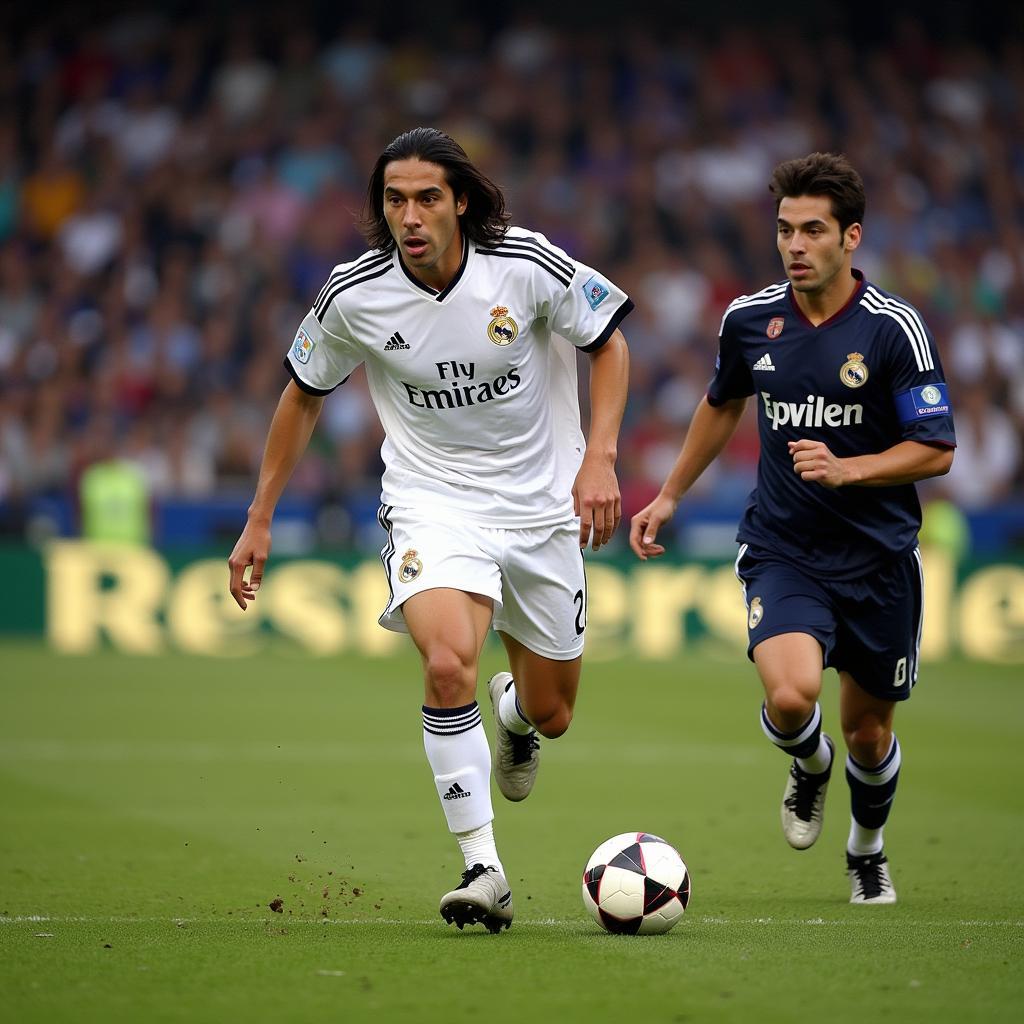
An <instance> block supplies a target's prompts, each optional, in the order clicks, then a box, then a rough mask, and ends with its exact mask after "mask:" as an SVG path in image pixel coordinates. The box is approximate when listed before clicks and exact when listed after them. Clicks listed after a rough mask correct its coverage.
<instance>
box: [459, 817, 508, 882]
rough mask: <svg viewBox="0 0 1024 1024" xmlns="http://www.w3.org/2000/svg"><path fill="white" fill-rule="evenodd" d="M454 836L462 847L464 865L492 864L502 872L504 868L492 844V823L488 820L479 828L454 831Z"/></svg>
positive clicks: (503, 872) (468, 866) (469, 866)
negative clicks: (464, 859)
mask: <svg viewBox="0 0 1024 1024" xmlns="http://www.w3.org/2000/svg"><path fill="white" fill-rule="evenodd" d="M455 838H456V839H458V841H459V846H461V847H462V855H463V856H464V857H465V858H466V867H467V868H471V867H472V866H473V865H474V864H483V865H484V867H487V866H488V865H490V864H493V865H494V866H495V867H496V868H497V869H498V870H499V871H500V872H501V873H502V874H505V869H504V868H503V867H502V866H501V861H500V860H498V849H497V847H496V846H495V845H494V823H493V822H491V821H489V822H487V824H486V825H481V826H480V827H479V828H474V829H470V830H469V831H468V832H456V833H455Z"/></svg>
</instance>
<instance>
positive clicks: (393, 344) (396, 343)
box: [384, 331, 409, 352]
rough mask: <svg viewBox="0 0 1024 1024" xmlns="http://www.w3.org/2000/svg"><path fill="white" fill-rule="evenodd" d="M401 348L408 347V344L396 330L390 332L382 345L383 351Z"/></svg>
mask: <svg viewBox="0 0 1024 1024" xmlns="http://www.w3.org/2000/svg"><path fill="white" fill-rule="evenodd" d="M403 348H404V349H408V348H409V345H408V344H407V343H406V340H405V338H403V337H402V336H401V335H400V334H399V333H398V331H395V333H394V334H392V335H391V337H390V338H388V340H387V342H386V343H385V345H384V351H385V352H397V351H398V350H399V349H403Z"/></svg>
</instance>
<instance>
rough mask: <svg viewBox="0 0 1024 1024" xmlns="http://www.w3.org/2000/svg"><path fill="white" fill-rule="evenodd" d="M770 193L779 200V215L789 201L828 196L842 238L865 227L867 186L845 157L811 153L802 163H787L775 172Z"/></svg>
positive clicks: (777, 201) (776, 210)
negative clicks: (856, 226) (852, 229)
mask: <svg viewBox="0 0 1024 1024" xmlns="http://www.w3.org/2000/svg"><path fill="white" fill-rule="evenodd" d="M768 191H769V192H771V193H772V195H773V196H775V212H776V213H778V212H779V204H780V203H781V202H782V200H783V199H785V198H788V199H796V198H797V196H828V198H829V200H830V201H831V203H832V216H833V217H835V219H836V220H837V221H839V232H840V234H844V233H845V232H846V229H847V228H848V227H849V226H850V225H851V224H863V223H864V203H865V200H864V182H863V181H861V177H860V175H859V174H858V173H857V171H856V170H855V169H854V167H853V165H852V164H851V163H850V161H849V160H847V159H846V157H845V156H839V155H838V154H836V153H811V155H810V156H805V157H801V158H799V159H798V160H787V161H786V162H785V163H781V164H779V166H778V167H776V168H775V170H774V171H773V172H772V180H771V182H770V183H769V185H768Z"/></svg>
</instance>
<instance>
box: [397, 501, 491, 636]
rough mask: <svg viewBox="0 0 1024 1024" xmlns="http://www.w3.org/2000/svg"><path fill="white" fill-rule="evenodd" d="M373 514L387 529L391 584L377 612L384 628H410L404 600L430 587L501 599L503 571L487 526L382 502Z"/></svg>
mask: <svg viewBox="0 0 1024 1024" xmlns="http://www.w3.org/2000/svg"><path fill="white" fill-rule="evenodd" d="M377 518H378V521H379V522H380V524H381V526H382V527H384V529H385V530H386V531H387V542H386V543H385V545H384V547H383V548H382V550H381V553H380V557H381V562H382V563H383V565H384V572H385V575H386V576H387V581H388V590H389V594H388V603H387V606H386V607H385V609H384V612H383V613H382V614H381V616H380V624H381V625H382V626H383V627H384V628H385V629H390V630H394V631H395V632H399V633H408V632H409V626H408V624H407V622H406V615H405V606H406V604H407V602H409V600H410V598H412V597H415V596H416V595H418V594H422V593H426V592H428V591H432V590H454V591H461V592H463V593H465V594H477V595H479V596H480V597H482V598H484V599H486V601H487V602H489V603H490V604H492V605H500V603H501V571H500V569H499V567H498V563H497V560H496V558H495V554H494V552H493V551H492V550H491V541H490V539H489V534H488V531H484V530H481V529H480V528H479V527H477V526H476V525H475V524H473V523H469V522H466V521H465V520H460V519H458V518H457V517H454V516H443V517H442V516H437V515H433V514H425V513H422V512H419V511H417V510H415V509H404V508H393V507H390V506H384V505H382V506H381V508H380V511H379V512H378V515H377ZM490 532H491V533H493V531H490ZM424 625H425V626H429V622H428V623H425V624H424Z"/></svg>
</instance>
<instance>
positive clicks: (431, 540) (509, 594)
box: [377, 505, 587, 661]
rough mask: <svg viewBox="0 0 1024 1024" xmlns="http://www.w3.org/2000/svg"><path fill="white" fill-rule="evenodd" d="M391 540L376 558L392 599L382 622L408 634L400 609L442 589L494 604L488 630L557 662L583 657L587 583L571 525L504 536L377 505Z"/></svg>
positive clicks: (576, 533)
mask: <svg viewBox="0 0 1024 1024" xmlns="http://www.w3.org/2000/svg"><path fill="white" fill-rule="evenodd" d="M377 519H378V521H379V522H380V525H381V526H382V527H384V529H385V530H387V534H388V540H387V543H386V544H385V545H384V547H383V549H382V550H381V553H380V558H381V561H382V562H383V563H384V571H385V572H386V573H387V577H388V586H389V587H390V588H391V598H390V600H389V601H388V605H387V607H386V608H385V609H384V613H383V615H381V617H380V624H381V625H382V626H383V627H384V628H385V629H391V630H394V631H395V632H398V633H408V632H409V629H408V627H407V626H406V624H405V617H404V616H403V615H402V605H403V604H404V603H405V602H406V601H408V600H409V598H410V597H412V596H413V594H419V593H421V592H422V591H424V590H435V589H437V588H438V587H446V588H450V589H452V590H462V591H465V592H466V593H470V594H482V595H483V596H484V597H489V598H490V599H491V601H493V602H494V617H493V619H492V620H491V627H492V628H493V629H495V630H499V631H500V632H502V633H507V634H508V635H509V636H511V637H513V638H514V639H515V640H518V641H519V642H520V643H521V644H523V645H524V646H525V647H528V648H529V649H530V650H531V651H534V652H535V653H537V654H540V655H541V656H543V657H545V658H552V659H553V660H555V661H571V660H572V659H573V658H577V657H579V656H580V655H581V654H582V653H583V630H584V628H585V626H586V621H587V580H586V574H585V573H584V568H583V552H582V550H581V549H580V540H579V536H580V530H579V525H578V523H577V522H576V521H575V520H569V521H567V522H564V523H558V524H556V525H554V526H534V527H529V528H528V529H522V530H502V529H495V528H492V527H487V526H480V525H479V524H477V523H473V522H469V521H467V520H465V519H460V518H458V516H456V515H451V514H448V513H445V515H444V517H443V518H441V517H440V516H437V515H426V514H423V513H421V512H417V511H416V510H414V509H407V508H394V507H393V506H390V505H382V506H381V507H380V510H379V512H378V513H377Z"/></svg>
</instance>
